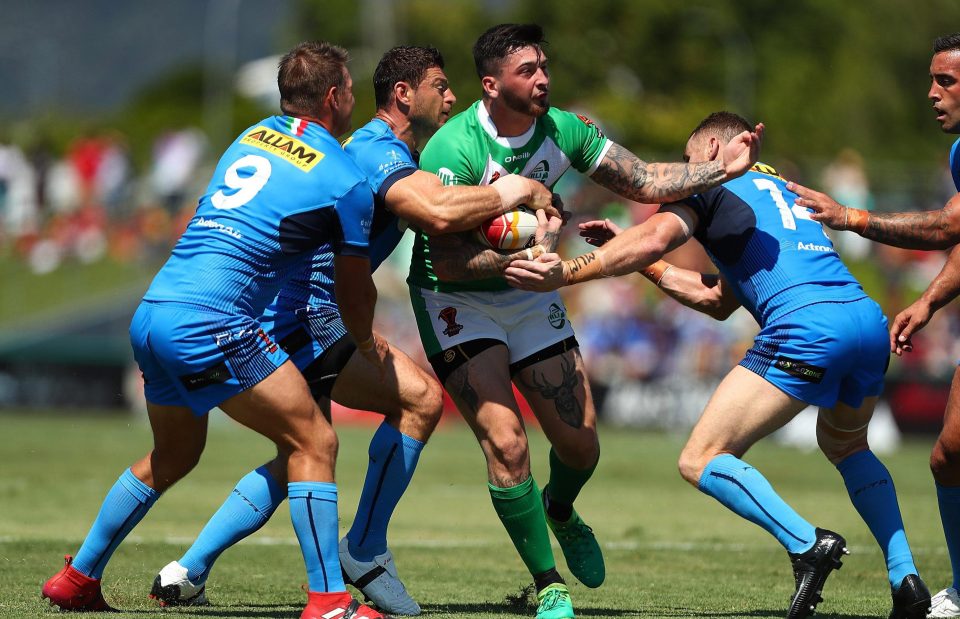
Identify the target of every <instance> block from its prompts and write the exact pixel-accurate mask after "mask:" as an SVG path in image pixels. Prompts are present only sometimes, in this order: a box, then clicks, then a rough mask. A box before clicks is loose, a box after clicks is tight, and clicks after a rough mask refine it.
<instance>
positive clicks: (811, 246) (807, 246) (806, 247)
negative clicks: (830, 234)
mask: <svg viewBox="0 0 960 619" xmlns="http://www.w3.org/2000/svg"><path fill="white" fill-rule="evenodd" d="M797 250H798V251H825V252H831V251H834V249H833V247H831V246H829V245H817V244H816V243H813V242H811V243H804V242H803V241H797Z"/></svg>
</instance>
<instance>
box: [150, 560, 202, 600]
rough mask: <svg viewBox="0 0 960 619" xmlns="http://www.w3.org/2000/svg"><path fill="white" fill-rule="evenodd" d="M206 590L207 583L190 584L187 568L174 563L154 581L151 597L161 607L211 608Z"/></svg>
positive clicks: (163, 570) (169, 564)
mask: <svg viewBox="0 0 960 619" xmlns="http://www.w3.org/2000/svg"><path fill="white" fill-rule="evenodd" d="M206 590H207V587H206V582H198V583H192V582H190V580H188V579H187V568H185V567H183V566H182V565H180V564H179V563H178V562H176V561H174V562H172V563H168V564H167V565H166V566H165V567H164V568H163V569H162V570H160V573H159V574H157V577H156V578H154V579H153V588H152V589H151V590H150V597H152V598H153V599H155V600H157V601H158V602H160V606H209V605H210V602H208V601H207V593H206Z"/></svg>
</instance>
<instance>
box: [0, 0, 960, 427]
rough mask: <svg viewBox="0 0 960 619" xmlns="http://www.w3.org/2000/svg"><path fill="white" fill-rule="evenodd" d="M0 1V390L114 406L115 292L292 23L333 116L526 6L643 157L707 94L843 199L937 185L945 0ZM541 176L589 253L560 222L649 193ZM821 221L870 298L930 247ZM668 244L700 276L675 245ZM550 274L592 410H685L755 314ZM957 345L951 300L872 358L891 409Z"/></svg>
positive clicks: (630, 419) (624, 210) (166, 243)
mask: <svg viewBox="0 0 960 619" xmlns="http://www.w3.org/2000/svg"><path fill="white" fill-rule="evenodd" d="M0 9H2V10H3V14H4V15H6V16H7V19H6V20H4V23H2V24H0V78H2V79H3V80H4V83H5V85H6V87H5V88H4V89H3V90H2V91H0V119H2V122H0V408H3V407H7V408H14V407H30V406H34V407H64V408H67V407H80V408H116V409H121V410H122V409H125V408H128V407H130V406H134V404H133V403H134V402H135V400H136V394H137V392H138V391H139V386H138V384H137V377H136V373H135V372H133V371H132V370H131V358H130V353H129V351H128V345H127V342H126V327H127V324H128V322H129V318H130V315H131V313H132V310H133V308H134V307H135V304H136V302H137V301H138V300H139V297H140V295H141V294H142V293H143V291H144V290H145V288H146V286H147V285H148V283H149V280H150V278H151V277H152V275H153V273H155V271H156V270H157V269H158V268H159V266H160V264H161V263H162V261H163V260H164V259H165V258H166V256H167V254H168V253H169V250H170V248H171V247H172V245H173V243H174V242H175V241H176V239H177V238H178V236H179V234H180V232H181V231H182V230H183V228H184V226H185V225H186V222H187V221H188V220H189V218H190V217H191V216H192V214H193V211H194V209H195V206H196V200H197V197H198V196H199V195H200V194H201V193H202V191H203V188H204V186H205V185H206V183H207V181H208V179H209V176H210V173H211V172H212V169H213V166H214V165H215V163H216V159H217V157H218V156H219V155H220V154H221V153H222V151H223V150H224V149H225V148H226V146H227V145H228V144H229V143H230V141H232V139H233V138H234V137H235V135H236V134H237V133H238V132H239V131H241V130H242V129H243V128H244V127H246V126H248V125H250V124H252V123H254V122H256V121H258V120H259V119H260V118H262V117H264V116H267V115H269V114H271V113H275V112H277V111H278V108H277V103H278V95H277V93H276V82H275V77H276V61H277V58H278V56H279V55H280V54H282V53H283V52H285V51H286V50H287V49H288V48H289V47H291V46H292V45H294V44H295V43H297V42H299V41H301V40H305V39H312V38H320V39H327V40H330V41H334V42H336V43H339V44H341V45H344V46H345V47H347V48H348V49H350V50H351V53H352V55H353V60H352V63H351V72H352V73H353V77H354V91H355V95H356V98H357V107H356V111H355V114H354V123H353V124H354V126H355V127H358V126H360V125H362V124H363V123H365V122H366V120H367V119H368V118H370V116H371V115H372V113H373V109H374V104H373V93H372V86H371V76H372V72H373V68H374V66H375V65H376V61H377V59H378V58H379V56H380V54H381V53H382V52H383V51H385V50H386V49H388V48H389V47H391V46H393V45H396V44H401V43H406V44H432V45H435V46H436V47H438V48H439V49H440V50H441V51H442V53H443V54H444V56H445V59H446V63H447V66H446V70H447V74H448V76H449V77H450V78H451V84H452V86H453V88H454V90H455V93H456V95H457V97H458V103H457V108H458V109H460V110H462V109H464V108H466V107H467V106H469V104H470V103H471V102H472V101H474V100H475V99H476V98H477V97H478V95H479V86H478V83H477V79H476V75H475V72H474V70H473V66H472V57H471V55H470V49H471V46H472V43H473V41H474V40H475V38H476V36H477V35H478V34H479V33H480V32H482V31H483V30H484V29H486V28H487V27H488V26H490V25H493V24H496V23H500V22H504V21H536V22H538V23H540V24H541V25H543V26H544V27H545V29H546V35H547V39H548V41H549V46H548V47H547V53H548V55H549V56H550V66H551V73H552V88H551V90H552V95H551V98H552V103H553V105H555V106H558V107H562V108H565V109H569V110H573V111H577V112H579V113H583V114H586V115H588V116H590V117H591V118H592V119H593V120H595V121H596V122H597V123H598V124H599V125H600V127H601V128H602V129H603V130H604V131H605V133H606V134H607V135H608V136H610V137H611V138H612V139H614V140H615V141H616V142H618V143H620V144H623V145H624V146H626V147H628V148H630V149H631V150H633V151H634V152H636V153H637V154H639V155H640V156H642V157H644V158H646V159H648V160H671V161H675V160H679V158H680V154H681V152H682V148H683V144H684V142H685V140H686V137H687V135H688V134H689V132H690V130H691V129H692V128H693V127H694V126H695V125H696V123H697V122H698V121H699V120H700V119H701V118H702V117H704V116H705V115H706V114H708V113H709V112H711V111H714V110H717V109H729V110H732V111H736V112H738V113H740V114H742V115H744V116H746V117H748V118H750V119H753V120H757V121H761V120H762V121H764V122H765V123H766V124H767V138H766V140H765V144H764V152H763V155H762V159H763V160H764V161H765V162H767V163H769V164H771V165H773V166H775V167H777V168H778V169H779V170H780V172H781V174H782V175H783V176H785V177H787V178H790V179H793V180H797V181H799V182H801V183H803V184H806V185H808V186H812V187H814V188H818V189H822V190H825V191H827V192H829V193H831V194H832V195H833V196H834V197H835V198H836V199H838V200H840V201H842V202H844V203H846V204H848V205H850V206H855V207H858V208H865V209H869V210H875V211H893V210H923V209H934V208H940V207H941V206H942V205H943V204H944V203H945V202H946V200H948V199H949V198H950V197H951V196H953V195H954V194H955V193H956V190H955V188H954V187H953V185H952V182H951V180H950V176H949V172H948V169H947V153H948V150H949V147H950V144H951V139H950V136H945V135H943V134H941V133H940V131H939V127H938V125H937V123H936V122H935V120H934V114H933V112H932V110H931V108H930V103H929V101H928V100H927V99H926V92H927V89H928V87H929V78H928V74H927V73H928V66H929V60H930V56H931V44H932V41H933V39H934V38H935V37H936V36H939V35H941V34H946V33H948V32H950V31H953V30H956V29H957V28H960V3H957V2H956V0H931V1H929V2H925V3H920V4H916V5H914V4H909V5H908V3H904V2H902V1H898V0H871V1H869V2H863V3H833V2H821V1H817V0H801V1H798V2H792V3H774V2H766V1H762V0H748V1H734V0H730V1H718V0H689V1H686V2H682V3H678V2H671V1H669V0H636V1H633V2H623V1H616V0H594V1H592V2H590V3H583V2H574V1H572V0H535V1H534V0H518V1H515V2H514V1H508V0H485V1H483V0H475V1H468V0H447V1H439V0H395V1H391V0H359V1H352V0H329V1H324V2H320V1H316V2H311V1H308V0H278V1H267V0H166V1H165V2H162V3H156V2H148V1H147V0H131V1H129V2H124V3H116V2H112V1H110V0H85V1H83V2H71V1H69V0H34V1H33V2H30V3H24V2H16V1H14V0H0ZM558 192H559V193H561V194H562V195H563V197H564V200H565V203H566V205H567V208H568V209H570V210H572V211H573V212H574V218H573V220H572V221H571V222H570V224H569V225H568V226H567V229H566V232H565V235H564V237H563V241H562V245H561V249H560V253H561V254H563V255H567V256H570V255H575V254H578V253H581V252H582V251H584V250H585V248H586V246H585V245H584V244H582V242H581V241H580V240H579V238H578V236H577V234H576V224H577V223H578V222H579V221H586V220H589V219H594V218H604V217H609V218H610V219H611V220H613V221H615V222H617V223H618V224H620V225H622V226H626V225H630V224H632V223H638V222H640V221H643V220H644V219H645V218H646V217H648V216H649V215H650V213H652V212H653V211H654V210H655V209H656V208H657V207H656V205H644V204H636V203H630V202H626V201H623V200H621V199H619V198H617V197H616V196H614V195H612V194H610V193H609V192H607V191H605V190H603V189H600V188H598V187H597V186H595V185H594V184H592V183H591V182H590V181H589V180H587V179H585V178H583V177H579V176H577V175H576V174H575V173H574V172H570V173H568V175H567V177H566V178H565V179H564V180H563V181H562V182H561V184H560V185H559V186H558ZM832 236H833V239H834V242H835V244H836V246H837V248H838V251H839V253H840V255H841V256H842V257H843V258H844V260H845V261H846V262H847V264H848V265H849V266H850V267H851V269H852V270H853V271H854V273H855V274H856V275H857V276H858V278H859V279H860V280H861V282H862V283H863V284H864V287H865V289H866V290H867V291H868V292H869V293H870V294H871V295H872V296H873V297H874V298H875V299H877V300H878V301H879V302H880V303H881V305H882V306H883V307H884V309H885V310H886V312H887V314H888V317H890V318H892V317H893V316H894V315H895V314H896V313H897V312H899V311H900V310H901V309H903V308H904V307H906V306H907V305H908V304H909V303H910V302H911V301H913V300H914V299H915V298H916V297H917V296H918V294H919V293H920V292H921V291H922V290H923V289H924V288H925V287H926V284H927V283H928V282H929V281H930V279H931V278H932V277H933V276H934V275H935V274H936V273H937V272H938V271H939V269H940V267H941V266H942V264H943V261H944V257H945V254H944V253H943V252H916V251H906V250H897V249H893V248H889V247H885V246H881V245H877V244H873V243H870V242H868V241H865V240H864V239H862V238H860V237H858V236H857V235H854V234H852V233H839V234H832ZM408 241H409V239H408ZM408 259H409V250H408V249H405V248H404V247H401V248H400V249H398V251H397V252H395V254H394V256H393V257H392V258H391V260H390V261H389V262H388V263H386V264H385V265H384V266H383V267H382V268H381V269H380V270H379V271H378V273H377V278H376V279H377V282H378V286H379V290H380V299H381V301H380V305H379V307H378V317H377V324H378V328H379V329H380V330H381V331H382V332H384V333H385V334H386V335H387V336H388V337H389V338H390V339H391V340H392V341H393V342H394V345H396V346H399V347H401V348H403V349H404V350H405V351H407V352H409V353H411V354H412V355H413V356H414V357H415V358H419V359H421V360H423V353H422V348H421V346H420V342H419V340H418V338H417V336H416V329H414V328H413V318H412V314H411V312H410V310H409V304H408V300H407V289H406V286H405V284H404V279H405V277H406V266H407V262H408ZM669 259H670V260H671V261H672V262H675V263H677V264H680V265H682V266H685V267H688V268H695V269H700V270H702V271H705V272H714V271H715V269H714V268H713V266H712V265H711V264H710V262H709V260H708V259H707V258H706V255H705V254H704V252H703V250H702V248H700V247H699V246H697V244H696V242H695V241H691V242H690V243H689V244H688V245H687V246H684V247H683V248H681V249H680V250H677V252H675V253H674V255H672V256H671V257H670V258H669ZM564 294H565V299H566V301H567V304H568V309H569V310H570V313H571V316H572V319H573V321H574V325H575V327H576V329H577V333H578V339H579V341H580V344H581V346H582V349H583V353H584V356H585V358H586V360H587V363H588V367H589V370H590V376H591V380H592V382H593V385H594V389H595V391H596V395H597V400H598V402H599V404H600V406H599V410H600V412H601V415H603V416H605V417H607V418H608V419H610V420H614V421H619V422H622V423H634V424H640V425H649V426H656V427H663V426H670V425H673V424H675V423H677V419H678V418H679V419H681V420H683V421H684V422H689V420H690V419H692V418H693V417H692V416H695V415H696V414H697V413H698V412H699V410H700V408H702V406H703V404H704V403H705V400H706V397H707V394H709V392H710V391H711V390H712V388H713V386H715V384H716V383H717V382H718V380H719V378H720V377H722V376H723V375H724V374H725V373H726V372H727V371H729V369H730V367H731V366H732V365H733V364H735V363H736V362H737V361H739V359H740V358H741V357H742V355H743V353H744V351H745V350H746V349H747V348H748V347H749V346H750V342H751V340H752V337H753V336H754V334H755V333H756V331H757V326H756V324H755V323H754V322H753V320H752V318H751V317H750V316H749V315H748V314H747V313H746V312H744V311H742V310H740V311H738V312H737V313H736V314H734V316H732V317H731V318H730V319H728V320H727V321H724V322H716V321H714V320H712V319H710V318H708V317H706V316H702V315H699V314H697V313H696V312H693V311H691V310H687V309H686V308H683V307H681V306H679V305H678V304H676V303H675V302H673V301H671V300H669V299H666V298H665V297H663V296H662V295H660V294H659V293H658V292H657V291H656V290H655V288H654V287H653V286H651V285H650V284H649V283H648V282H646V280H644V279H643V278H642V277H640V276H634V277H627V278H622V279H618V280H606V281H602V282H594V283H591V284H589V285H584V286H580V287H577V288H574V289H569V290H568V291H567V292H565V293H564ZM958 359H960V311H958V310H957V306H956V304H953V305H951V306H949V307H947V308H945V309H944V310H942V311H941V312H940V313H939V314H938V315H937V316H936V318H935V319H934V320H933V321H932V322H931V324H930V325H929V326H928V327H927V329H926V330H925V331H923V332H922V334H921V335H920V336H919V337H918V338H917V342H916V346H915V352H914V353H912V354H910V355H908V356H905V357H904V358H902V359H894V360H893V361H892V364H891V368H890V375H889V376H890V382H891V384H890V389H889V390H888V394H887V399H888V401H889V405H890V407H891V408H892V410H893V413H894V415H895V417H896V419H897V422H898V423H899V424H900V426H901V428H906V429H921V430H929V429H931V428H933V427H936V425H937V423H938V421H939V417H940V415H941V414H942V410H943V401H944V398H945V396H946V389H947V387H948V381H949V378H950V376H951V375H952V373H953V370H954V367H955V363H956V361H957V360H958Z"/></svg>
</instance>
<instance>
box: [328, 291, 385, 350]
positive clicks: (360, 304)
mask: <svg viewBox="0 0 960 619" xmlns="http://www.w3.org/2000/svg"><path fill="white" fill-rule="evenodd" d="M355 279H359V281H355ZM334 288H335V290H336V295H337V304H338V305H339V306H340V317H341V319H342V320H343V326H344V327H346V329H347V331H348V332H349V333H350V335H351V336H352V337H353V339H354V340H355V341H356V342H357V344H362V343H364V342H367V341H369V340H370V338H371V337H372V336H373V315H374V309H375V308H376V305H377V287H376V286H375V285H374V283H373V279H372V278H371V277H370V276H369V275H367V277H366V280H364V279H363V278H343V281H341V278H336V280H335V283H334Z"/></svg>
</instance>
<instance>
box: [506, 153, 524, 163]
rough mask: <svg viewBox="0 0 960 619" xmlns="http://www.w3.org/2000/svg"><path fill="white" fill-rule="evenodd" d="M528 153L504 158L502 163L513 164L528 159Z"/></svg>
mask: <svg viewBox="0 0 960 619" xmlns="http://www.w3.org/2000/svg"><path fill="white" fill-rule="evenodd" d="M529 158H530V153H520V154H519V155H510V156H509V157H504V159H503V162H504V163H513V162H514V161H523V160H524V159H529Z"/></svg>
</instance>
